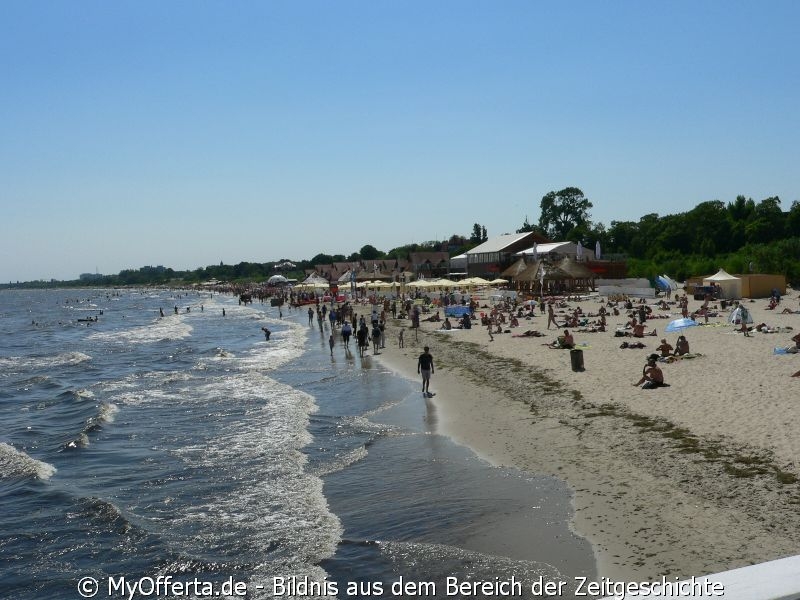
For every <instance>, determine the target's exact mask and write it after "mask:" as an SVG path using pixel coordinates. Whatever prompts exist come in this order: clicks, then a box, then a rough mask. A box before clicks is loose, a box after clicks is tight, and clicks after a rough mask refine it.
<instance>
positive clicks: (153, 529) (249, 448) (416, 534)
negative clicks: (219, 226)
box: [0, 289, 593, 599]
mask: <svg viewBox="0 0 800 600" xmlns="http://www.w3.org/2000/svg"><path fill="white" fill-rule="evenodd" d="M160 309H161V310H163V311H164V317H161V316H160ZM223 311H224V313H223ZM364 312H367V310H366V309H365V311H364ZM94 317H97V320H96V321H94V320H93V319H94ZM90 319H91V320H90ZM262 327H267V328H269V329H270V330H271V332H272V334H271V336H270V339H269V340H266V339H265V336H264V334H263V332H262V329H261V328H262ZM319 327H320V326H319V323H318V322H317V321H316V320H314V322H313V323H312V324H310V325H309V324H308V319H307V316H306V313H305V311H300V310H294V311H289V310H288V309H287V308H286V307H284V308H283V314H282V316H281V315H279V314H278V309H277V308H273V307H269V306H265V305H261V304H255V305H250V306H243V305H240V304H239V303H238V301H237V299H236V298H235V297H231V296H224V295H218V294H213V295H212V294H210V293H208V292H202V293H199V292H195V291H186V292H184V291H170V290H128V289H125V290H114V291H112V290H86V289H74V290H47V291H3V292H0V597H2V598H17V599H27V598H30V599H39V598H51V599H60V598H64V599H66V598H70V599H71V598H77V597H81V596H84V597H87V596H89V595H91V592H92V591H93V589H92V587H91V586H92V582H95V585H96V588H94V589H95V594H96V596H95V597H110V596H111V597H128V596H132V597H159V598H173V597H174V598H178V597H207V595H208V594H206V592H209V593H211V594H212V595H214V596H215V597H231V598H233V597H243V594H246V597H248V598H269V597H318V596H323V597H325V596H327V597H331V596H336V597H339V598H346V597H378V596H383V597H392V596H395V597H396V596H397V595H396V594H393V593H392V585H393V584H397V582H398V581H399V580H400V578H403V581H404V585H408V584H422V583H430V584H431V585H432V586H433V587H431V588H428V589H427V590H426V591H428V592H432V593H429V594H426V597H447V595H446V589H445V587H444V582H445V581H446V578H447V577H456V578H458V580H459V581H469V580H483V581H489V580H497V579H502V580H505V579H510V578H511V577H517V578H522V579H528V580H529V579H534V578H536V577H545V578H546V579H553V580H555V579H565V578H569V577H573V576H575V575H588V576H592V575H593V563H592V558H591V549H590V547H589V545H588V544H587V543H586V542H585V541H584V540H582V539H581V538H579V537H577V536H575V535H574V534H573V533H571V532H570V530H569V528H568V520H569V517H570V511H571V507H570V493H569V490H568V489H567V488H566V487H565V486H564V485H563V484H562V483H561V482H559V481H558V480H555V479H552V478H548V477H541V476H536V475H535V474H530V473H520V472H518V471H514V470H507V469H499V468H493V467H491V466H489V465H488V464H486V463H485V462H483V461H482V460H480V459H478V458H477V457H476V456H475V455H474V454H472V453H471V452H470V451H469V450H467V449H465V448H462V447H460V446H457V445H455V444H453V443H452V442H451V441H450V440H448V439H447V438H444V437H442V436H440V435H437V434H436V433H435V416H436V408H435V401H426V400H424V399H422V398H420V395H419V394H418V390H417V384H416V383H414V384H413V385H412V383H411V382H408V381H406V380H404V379H402V378H401V377H399V376H397V375H395V374H393V373H391V372H390V371H389V370H388V369H386V368H385V367H384V366H383V365H381V363H380V362H379V360H378V358H377V357H373V356H365V357H364V358H360V357H358V354H357V352H347V351H345V349H344V347H343V346H342V345H341V343H338V344H337V346H336V347H335V348H334V352H333V356H331V355H330V351H329V348H328V335H329V334H330V331H329V330H328V327H329V326H328V324H327V322H325V324H324V325H323V329H322V330H320V328H319ZM176 581H177V582H183V583H185V584H186V586H184V587H182V588H181V587H175V583H174V582H176ZM191 582H195V583H194V587H192V586H191V585H189V584H190V583H191ZM311 582H316V584H317V586H316V587H313V586H311V585H310V583H311ZM320 582H323V583H328V584H330V585H328V586H327V587H326V586H321V585H320ZM170 583H172V587H169V585H168V584H170ZM225 584H227V587H223V586H224V585H225ZM234 584H235V585H237V586H238V587H234ZM203 585H206V586H212V587H203ZM348 585H350V586H355V587H351V588H350V590H348ZM80 586H83V587H80ZM126 586H127V587H126ZM131 586H134V587H131ZM136 586H138V587H136ZM409 589H410V588H409ZM245 590H246V592H245ZM349 591H353V592H356V591H357V593H349ZM378 592H380V593H378ZM408 595H410V594H404V597H407V596H408ZM416 595H418V596H422V595H423V594H421V593H417V594H416ZM488 596H492V594H488ZM480 597H487V595H486V594H484V595H481V596H480Z"/></svg>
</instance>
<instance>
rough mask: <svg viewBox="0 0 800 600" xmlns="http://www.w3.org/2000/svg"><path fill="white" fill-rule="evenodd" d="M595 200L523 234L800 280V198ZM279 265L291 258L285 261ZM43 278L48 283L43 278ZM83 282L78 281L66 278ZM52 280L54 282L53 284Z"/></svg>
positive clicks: (543, 210) (676, 263)
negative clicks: (604, 211) (604, 206)
mask: <svg viewBox="0 0 800 600" xmlns="http://www.w3.org/2000/svg"><path fill="white" fill-rule="evenodd" d="M592 207H593V204H592V202H591V201H590V200H589V199H588V198H586V196H585V195H584V193H583V192H582V191H581V190H580V189H579V188H576V187H568V188H564V189H563V190H560V191H558V192H556V191H551V192H548V193H547V194H545V195H544V196H543V197H542V199H541V202H540V217H539V221H538V222H537V223H536V224H532V223H529V222H528V219H527V217H526V218H525V222H524V223H523V224H522V227H521V228H520V229H518V230H517V232H518V233H522V232H527V231H539V232H540V233H542V234H543V235H544V236H546V237H548V238H550V239H552V240H568V241H575V242H577V241H581V242H583V243H584V244H585V245H590V246H594V243H595V241H600V243H601V246H602V247H603V251H604V254H605V255H606V256H609V255H610V256H616V257H619V258H625V259H626V260H627V261H628V267H629V268H628V272H629V275H631V276H636V277H638V276H645V277H653V276H654V275H656V274H658V273H668V274H670V275H671V276H673V277H675V278H677V279H685V278H687V277H690V276H693V275H705V274H709V273H712V272H714V271H716V270H717V269H718V268H719V267H720V266H722V267H724V268H725V269H726V270H728V271H729V272H734V273H743V272H747V271H750V270H751V269H752V270H754V271H759V272H768V273H781V274H784V275H786V276H787V278H788V279H789V281H791V282H800V202H797V201H795V202H793V203H792V205H791V207H790V208H789V210H788V211H784V210H783V208H782V207H781V200H780V198H778V197H777V196H773V197H769V198H765V199H763V200H761V201H758V202H756V201H754V200H753V199H752V198H745V197H744V196H738V197H737V198H736V200H735V201H733V202H729V203H727V204H726V203H724V202H722V201H720V200H712V201H708V202H702V203H700V204H698V205H697V206H695V207H694V208H693V209H692V210H690V211H687V212H684V213H679V214H672V215H663V216H659V215H658V214H656V213H650V214H646V215H644V216H643V217H641V218H640V219H639V220H638V221H611V224H610V225H609V226H608V227H606V226H605V225H604V224H603V223H593V222H592V221H591V214H590V212H589V211H590V209H591V208H592ZM487 239H488V234H487V231H486V227H485V226H483V225H481V224H479V223H475V224H474V225H473V228H472V233H471V235H470V236H468V237H465V236H461V235H457V234H454V235H452V236H450V238H449V239H448V240H444V241H435V240H434V241H428V242H424V243H420V244H407V245H404V246H399V247H397V248H393V249H391V250H389V251H388V252H384V251H382V250H379V249H377V248H376V247H374V246H372V245H369V244H367V245H365V246H363V247H362V248H361V249H360V250H359V251H358V252H353V253H351V254H349V255H344V254H336V255H328V254H317V255H316V256H314V257H312V258H311V259H309V260H302V261H299V262H297V264H296V269H295V270H293V271H292V272H289V273H287V275H289V276H294V277H297V278H300V277H303V276H304V270H305V269H310V268H313V266H314V265H319V264H331V263H333V262H357V261H360V260H377V259H384V258H385V259H407V258H408V256H409V254H410V253H412V252H423V251H448V252H450V254H451V256H452V255H456V254H460V253H463V252H466V251H467V250H469V249H470V248H473V247H475V246H476V245H478V244H480V243H482V242H485V241H486V240H487ZM278 262H285V259H283V260H282V261H278ZM276 264H278V263H277V262H266V263H249V262H241V263H239V264H237V265H223V264H221V263H220V264H219V265H212V266H208V267H201V268H198V269H195V270H194V271H173V270H172V269H169V268H164V267H142V268H141V269H127V270H125V271H122V272H120V273H119V274H118V275H110V276H105V277H102V278H100V279H95V280H93V281H92V283H93V284H96V285H144V284H165V283H170V282H174V281H176V280H182V281H183V282H185V283H195V282H201V281H207V280H209V279H212V278H216V279H219V280H224V281H243V280H250V281H263V280H265V279H267V278H268V277H269V276H270V275H273V274H274V273H275V267H276ZM39 283H40V282H39ZM63 283H65V284H73V285H74V284H75V283H76V282H63ZM48 285H52V282H50V283H49V284H48Z"/></svg>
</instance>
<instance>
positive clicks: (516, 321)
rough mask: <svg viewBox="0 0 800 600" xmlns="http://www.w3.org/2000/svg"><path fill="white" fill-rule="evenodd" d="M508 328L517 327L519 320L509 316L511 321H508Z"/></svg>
mask: <svg viewBox="0 0 800 600" xmlns="http://www.w3.org/2000/svg"><path fill="white" fill-rule="evenodd" d="M509 326H510V327H519V319H517V317H515V316H514V315H511V319H509Z"/></svg>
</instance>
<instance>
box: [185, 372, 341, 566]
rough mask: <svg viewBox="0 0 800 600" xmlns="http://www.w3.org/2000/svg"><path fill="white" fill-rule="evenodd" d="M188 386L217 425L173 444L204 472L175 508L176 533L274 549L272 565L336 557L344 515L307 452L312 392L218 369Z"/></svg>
mask: <svg viewBox="0 0 800 600" xmlns="http://www.w3.org/2000/svg"><path fill="white" fill-rule="evenodd" d="M188 394H191V396H193V397H194V398H195V399H194V400H192V401H194V402H202V403H203V405H204V406H213V407H215V409H216V410H215V411H214V412H205V411H206V410H207V409H205V408H204V427H206V428H209V431H213V432H214V434H213V438H210V439H208V440H202V439H200V440H197V441H194V442H192V443H191V444H188V445H185V446H183V447H181V448H179V449H176V450H174V451H173V454H174V455H175V456H177V457H179V458H180V459H181V460H182V461H183V462H184V463H185V464H186V465H187V468H188V469H190V470H191V471H192V472H196V473H202V474H203V476H202V478H200V479H199V480H197V481H196V482H195V484H194V486H193V498H192V503H191V506H185V507H181V508H179V509H178V508H177V507H176V509H175V510H176V511H177V512H176V513H174V514H172V515H171V527H172V529H173V530H174V532H175V533H174V535H177V536H182V535H184V534H189V535H191V536H196V537H197V538H199V539H196V540H195V541H196V542H197V543H198V544H199V545H200V546H201V547H211V546H213V547H214V548H216V549H217V552H218V553H221V554H222V555H225V556H227V555H230V556H236V557H237V558H238V559H241V560H244V561H247V560H263V558H264V555H265V553H268V554H269V561H270V564H271V565H273V566H274V565H275V564H276V561H278V562H280V561H285V562H286V564H287V566H288V565H290V564H291V565H292V570H291V571H287V572H292V573H294V572H300V571H301V570H302V569H305V568H311V565H312V564H314V563H316V562H318V561H319V560H321V559H323V558H327V557H329V556H332V555H333V554H334V552H335V550H336V545H337V543H338V541H339V539H340V538H341V533H342V528H341V523H340V522H339V520H338V518H337V517H336V516H335V515H333V514H332V513H331V512H330V510H329V509H328V506H327V501H326V499H325V497H324V496H323V493H322V481H321V479H320V478H319V477H318V476H316V474H314V473H309V472H308V471H307V470H306V464H307V462H308V457H307V455H306V454H305V453H304V452H303V451H302V450H303V448H304V447H305V446H307V445H308V444H309V443H310V442H311V441H312V437H311V435H310V433H309V432H308V423H309V415H310V414H311V413H313V412H315V411H316V404H315V403H314V399H313V397H311V396H309V395H308V394H306V393H304V392H302V391H299V390H297V389H294V388H291V387H289V386H287V385H284V384H281V383H279V382H277V381H275V380H273V379H271V378H269V377H267V376H265V375H264V374H261V373H256V372H240V373H236V372H234V373H232V374H231V375H229V376H226V377H216V378H212V379H210V380H209V381H205V382H204V383H202V384H201V385H199V386H194V387H192V388H189V389H187V390H186V395H188ZM177 395H179V396H185V394H182V393H178V394H177ZM184 401H186V400H184ZM221 407H224V408H221ZM226 409H227V410H226ZM180 542H181V544H185V543H186V540H185V539H184V538H183V537H181V539H180Z"/></svg>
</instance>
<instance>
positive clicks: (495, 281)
mask: <svg viewBox="0 0 800 600" xmlns="http://www.w3.org/2000/svg"><path fill="white" fill-rule="evenodd" d="M504 283H508V279H501V278H500V277H498V278H497V279H492V280H491V281H490V282H489V285H502V284H504Z"/></svg>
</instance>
